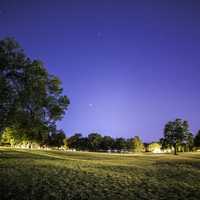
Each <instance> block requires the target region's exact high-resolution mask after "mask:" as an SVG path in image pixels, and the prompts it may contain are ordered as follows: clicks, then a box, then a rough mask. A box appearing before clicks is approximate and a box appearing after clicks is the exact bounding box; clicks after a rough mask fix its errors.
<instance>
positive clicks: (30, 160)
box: [0, 148, 200, 200]
mask: <svg viewBox="0 0 200 200" xmlns="http://www.w3.org/2000/svg"><path fill="white" fill-rule="evenodd" d="M0 199H1V200H3V199H9V200H11V199H20V200H23V199H31V200H32V199H33V200H34V199H41V200H42V199H52V200H53V199H77V200H78V199H85V200H86V199H91V200H95V199H108V200H111V199H123V200H126V199H128V200H129V199H131V200H135V199H136V200H137V199H148V200H153V199H169V200H171V199H181V200H183V199H187V200H188V199H193V200H194V199H200V153H184V154H179V155H178V156H173V155H152V154H145V155H119V154H118V155H117V154H116V155H115V154H104V153H84V152H67V153H66V152H59V151H39V150H17V149H6V148H0Z"/></svg>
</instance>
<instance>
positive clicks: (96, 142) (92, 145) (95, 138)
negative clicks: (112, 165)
mask: <svg viewBox="0 0 200 200" xmlns="http://www.w3.org/2000/svg"><path fill="white" fill-rule="evenodd" d="M101 142H102V136H101V135H100V134H98V133H91V134H89V135H88V143H89V150H91V151H97V150H100V146H101Z"/></svg>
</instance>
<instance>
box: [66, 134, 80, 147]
mask: <svg viewBox="0 0 200 200" xmlns="http://www.w3.org/2000/svg"><path fill="white" fill-rule="evenodd" d="M81 138H82V134H80V133H75V134H74V135H72V136H71V137H70V138H69V139H68V145H69V148H71V149H80V140H81Z"/></svg>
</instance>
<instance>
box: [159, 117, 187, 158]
mask: <svg viewBox="0 0 200 200" xmlns="http://www.w3.org/2000/svg"><path fill="white" fill-rule="evenodd" d="M189 134H190V132H189V125H188V122H187V121H183V120H182V119H176V120H175V121H170V122H168V123H167V124H166V125H165V128H164V138H163V139H162V140H161V143H162V145H164V146H167V145H168V146H169V147H173V148H174V155H176V154H177V147H178V145H181V144H182V143H184V142H187V140H188V135H189Z"/></svg>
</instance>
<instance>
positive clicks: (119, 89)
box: [0, 0, 200, 142]
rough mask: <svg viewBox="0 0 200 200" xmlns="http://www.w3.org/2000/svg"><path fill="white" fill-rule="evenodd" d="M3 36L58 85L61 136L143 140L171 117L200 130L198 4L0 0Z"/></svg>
mask: <svg viewBox="0 0 200 200" xmlns="http://www.w3.org/2000/svg"><path fill="white" fill-rule="evenodd" d="M5 36H14V37H15V38H16V39H17V41H18V42H19V43H20V44H21V45H22V47H23V48H24V49H25V51H26V52H27V54H28V55H29V56H30V57H32V58H39V59H41V60H42V61H44V63H45V65H46V67H47V68H48V69H49V71H50V72H51V73H53V74H56V75H58V76H59V77H60V79H61V80H62V82H63V87H64V93H65V94H67V95H68V96H69V98H70V100H71V105H70V107H69V111H68V112H67V114H66V116H65V117H64V119H63V120H62V122H60V123H59V127H60V128H62V129H64V131H65V132H66V134H67V135H68V136H69V135H72V134H73V133H75V132H81V133H83V134H84V135H86V134H88V133H91V132H99V133H101V134H103V135H112V136H113V137H120V136H122V137H132V136H134V135H139V136H141V138H142V139H143V140H144V141H147V142H148V141H151V140H157V139H159V138H160V137H161V136H162V134H163V127H164V124H165V123H166V122H167V121H169V120H173V119H175V118H177V117H180V118H184V119H186V120H189V122H190V126H191V130H192V131H193V132H194V133H196V132H197V130H198V129H200V2H199V1H198V0H196V1H195V0H186V1H184V0H179V1H177V0H162V1H159V0H146V1H145V0H137V1H134V0H132V1H127V0H115V1H114V0H113V1H110V0H105V1H104V0H91V1H87V0H84V1H82V0H79V1H78V0H71V1H64V0H63V1H61V0H52V1H50V0H49V1H47V0H44V1H40V0H34V1H31V0H24V1H22V0H0V38H3V37H5Z"/></svg>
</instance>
